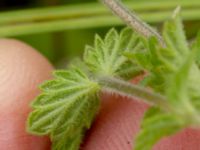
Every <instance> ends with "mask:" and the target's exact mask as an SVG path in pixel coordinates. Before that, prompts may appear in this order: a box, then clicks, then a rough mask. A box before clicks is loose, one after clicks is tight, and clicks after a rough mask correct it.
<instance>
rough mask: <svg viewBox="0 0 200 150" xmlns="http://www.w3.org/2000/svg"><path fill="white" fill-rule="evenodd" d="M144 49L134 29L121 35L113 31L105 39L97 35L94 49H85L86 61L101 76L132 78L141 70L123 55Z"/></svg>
mask: <svg viewBox="0 0 200 150" xmlns="http://www.w3.org/2000/svg"><path fill="white" fill-rule="evenodd" d="M143 48H144V46H143V43H142V42H141V40H140V38H139V36H138V35H137V34H136V33H134V32H133V31H132V29H130V28H125V29H123V30H122V31H121V32H120V34H118V33H117V31H116V30H115V29H111V30H110V31H109V32H108V33H107V34H106V36H105V38H104V39H101V38H100V37H99V36H98V35H96V37H95V42H94V47H91V46H87V47H86V49H85V55H84V61H85V62H86V64H87V66H88V67H89V69H90V70H91V71H92V72H93V73H95V74H98V75H99V76H116V77H124V78H132V77H133V76H134V75H135V74H137V73H138V72H140V68H139V67H138V66H136V65H133V63H132V62H131V61H130V60H129V59H128V58H126V57H125V56H123V53H124V52H129V51H132V50H133V49H143Z"/></svg>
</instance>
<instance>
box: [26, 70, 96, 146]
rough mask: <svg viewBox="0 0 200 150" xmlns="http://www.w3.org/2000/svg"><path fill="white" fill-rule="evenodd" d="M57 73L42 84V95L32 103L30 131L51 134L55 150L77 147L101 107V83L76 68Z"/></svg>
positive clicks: (29, 122) (38, 133) (29, 121)
mask: <svg viewBox="0 0 200 150" xmlns="http://www.w3.org/2000/svg"><path fill="white" fill-rule="evenodd" d="M54 76H55V79H54V80H51V81H47V82H46V83H44V84H43V85H41V90H42V94H41V95H39V96H38V97H37V98H36V100H35V101H34V102H33V103H32V107H33V108H34V111H33V112H32V113H31V114H30V116H29V119H28V131H29V132H31V133H33V134H37V135H50V137H51V140H52V142H53V145H52V147H53V150H78V149H79V145H80V142H81V140H82V136H83V134H84V131H85V129H88V128H89V127H90V125H91V123H92V121H93V119H94V116H95V115H96V113H97V111H98V108H99V99H98V96H97V92H98V90H99V86H98V84H97V83H95V82H93V81H91V80H89V79H88V77H87V76H86V75H85V74H84V73H83V72H82V71H81V70H79V69H77V68H75V67H74V68H72V69H70V70H68V71H56V72H54Z"/></svg>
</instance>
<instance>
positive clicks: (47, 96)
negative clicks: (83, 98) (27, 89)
mask: <svg viewBox="0 0 200 150" xmlns="http://www.w3.org/2000/svg"><path fill="white" fill-rule="evenodd" d="M87 86H89V85H87ZM87 86H83V87H81V86H79V87H78V86H75V87H74V88H71V87H70V88H68V89H67V88H66V89H62V90H60V91H55V92H53V93H43V94H41V95H39V96H38V97H37V98H36V99H35V100H34V101H33V102H32V107H34V108H37V107H40V106H44V105H47V104H48V105H50V104H53V103H55V102H59V101H66V99H68V100H70V99H71V98H73V97H75V96H76V95H78V94H80V95H82V94H83V93H86V92H87V91H89V90H90V88H89V87H87Z"/></svg>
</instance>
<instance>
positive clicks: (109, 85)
mask: <svg viewBox="0 0 200 150" xmlns="http://www.w3.org/2000/svg"><path fill="white" fill-rule="evenodd" d="M98 82H99V83H100V85H102V87H103V90H105V91H110V92H112V93H117V94H120V95H124V96H128V97H131V98H137V99H140V100H143V101H144V102H145V103H148V104H150V105H155V106H159V107H161V108H162V109H164V110H165V111H167V112H169V111H171V108H170V106H169V103H168V102H167V100H166V98H165V97H163V96H162V95H160V94H158V93H154V92H152V91H150V90H147V89H146V88H143V87H141V86H138V85H134V84H131V83H129V82H126V81H123V80H120V79H117V78H111V77H101V78H99V79H98Z"/></svg>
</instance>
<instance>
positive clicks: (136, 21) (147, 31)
mask: <svg viewBox="0 0 200 150" xmlns="http://www.w3.org/2000/svg"><path fill="white" fill-rule="evenodd" d="M100 1H101V2H103V3H104V4H105V5H106V6H108V7H109V8H110V9H111V10H112V11H113V13H115V14H116V15H117V16H119V17H120V18H121V19H122V20H123V21H124V22H125V23H126V24H127V25H129V26H130V27H131V28H133V29H134V30H135V31H136V32H138V33H139V34H142V35H143V36H145V37H147V38H149V37H151V36H155V37H156V38H157V39H158V41H159V42H160V44H161V45H162V46H164V45H165V44H164V42H163V39H162V37H161V36H160V34H159V33H158V32H157V31H156V30H154V29H153V28H152V27H150V26H149V25H148V24H146V23H145V22H143V21H142V20H141V19H140V18H139V17H138V16H137V15H136V14H135V13H134V12H133V11H130V10H129V9H127V8H126V7H125V6H124V5H123V4H122V3H121V2H120V1H118V0H100Z"/></svg>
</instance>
